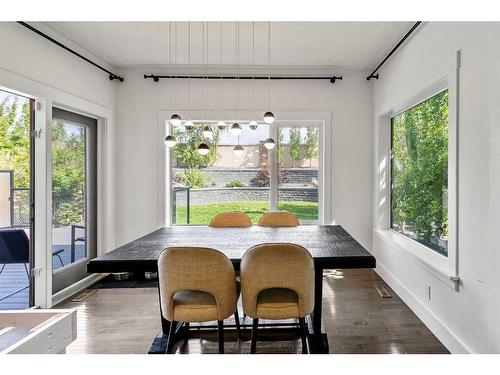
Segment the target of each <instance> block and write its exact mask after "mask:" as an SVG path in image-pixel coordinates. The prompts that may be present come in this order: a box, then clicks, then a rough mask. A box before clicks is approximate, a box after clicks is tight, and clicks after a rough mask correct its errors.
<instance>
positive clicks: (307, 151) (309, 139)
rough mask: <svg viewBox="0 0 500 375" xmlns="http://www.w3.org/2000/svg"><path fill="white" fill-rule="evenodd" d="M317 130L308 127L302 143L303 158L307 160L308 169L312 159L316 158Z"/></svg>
mask: <svg viewBox="0 0 500 375" xmlns="http://www.w3.org/2000/svg"><path fill="white" fill-rule="evenodd" d="M318 142H319V129H318V128H315V127H308V128H307V131H306V139H305V141H304V157H305V158H306V159H308V160H309V167H311V165H312V159H314V158H316V157H318V151H319V149H318Z"/></svg>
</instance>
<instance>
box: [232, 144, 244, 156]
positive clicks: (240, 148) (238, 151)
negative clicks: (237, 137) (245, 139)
mask: <svg viewBox="0 0 500 375" xmlns="http://www.w3.org/2000/svg"><path fill="white" fill-rule="evenodd" d="M233 152H234V154H235V155H236V156H241V155H243V153H244V152H245V149H244V148H243V146H242V145H236V146H234V147H233Z"/></svg>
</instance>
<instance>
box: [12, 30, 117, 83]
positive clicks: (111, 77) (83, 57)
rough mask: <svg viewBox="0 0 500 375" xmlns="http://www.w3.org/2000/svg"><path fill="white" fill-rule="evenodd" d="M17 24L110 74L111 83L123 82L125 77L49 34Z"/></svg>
mask: <svg viewBox="0 0 500 375" xmlns="http://www.w3.org/2000/svg"><path fill="white" fill-rule="evenodd" d="M17 23H18V24H20V25H22V26H24V27H26V28H27V29H29V30H31V31H33V32H34V33H36V34H38V35H40V36H42V37H44V38H45V39H47V40H48V41H50V42H52V43H54V44H55V45H57V46H59V47H61V48H63V49H65V50H66V51H68V52H70V53H72V54H73V55H75V56H78V57H79V58H81V59H82V60H84V61H86V62H88V63H89V64H92V65H94V66H95V67H96V68H98V69H101V70H102V71H103V72H106V73H108V74H109V79H110V80H111V81H113V80H115V79H117V80H118V81H120V82H123V77H120V76H119V75H118V74H115V73H113V72H110V71H109V70H107V69H106V68H104V67H102V66H101V65H99V64H97V63H95V62H93V61H92V60H90V59H88V58H86V57H85V56H83V55H80V54H79V53H78V52H76V51H74V50H72V49H71V48H69V47H67V46H65V45H64V44H62V43H61V42H58V41H57V40H55V39H54V38H52V37H50V36H48V35H47V34H45V33H43V32H41V31H40V30H38V29H35V28H34V27H33V26H31V25H28V24H27V23H26V22H23V21H18V22H17Z"/></svg>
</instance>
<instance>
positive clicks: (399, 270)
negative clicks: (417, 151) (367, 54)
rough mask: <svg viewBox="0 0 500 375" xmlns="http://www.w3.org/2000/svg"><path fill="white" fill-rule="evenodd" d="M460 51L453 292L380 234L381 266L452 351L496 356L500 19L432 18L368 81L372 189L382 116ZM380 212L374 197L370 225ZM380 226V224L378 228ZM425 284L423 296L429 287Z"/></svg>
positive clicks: (499, 346)
mask: <svg viewBox="0 0 500 375" xmlns="http://www.w3.org/2000/svg"><path fill="white" fill-rule="evenodd" d="M458 49H459V50H461V56H462V58H461V69H460V80H459V85H460V88H459V96H460V101H459V114H460V120H459V142H458V154H459V157H458V169H459V174H458V176H459V177H458V178H459V181H458V185H459V206H458V212H459V220H458V262H459V263H458V268H459V272H458V273H459V277H460V279H461V281H460V287H459V291H455V290H454V289H453V288H451V287H450V286H449V285H448V283H445V282H443V281H442V279H441V278H439V277H436V276H435V273H434V272H432V271H431V270H430V269H429V268H428V267H426V266H425V265H422V264H421V263H420V262H417V261H415V259H413V258H412V256H410V255H408V253H407V252H405V251H404V250H403V249H402V248H401V247H400V246H399V245H396V244H395V243H393V242H391V241H388V240H387V239H384V238H383V237H382V236H381V235H379V234H378V233H377V232H376V231H374V235H373V251H374V254H375V256H376V258H377V272H379V274H380V275H382V277H383V278H384V279H385V280H386V281H387V282H389V284H390V285H391V287H393V288H394V289H395V290H396V292H397V293H398V294H399V295H400V296H401V297H402V298H403V299H404V300H405V302H406V303H407V304H408V305H409V306H410V307H411V308H412V309H413V310H414V311H415V312H416V313H417V314H418V315H419V317H420V318H421V319H422V320H423V321H424V322H425V323H426V324H427V326H429V327H430V328H431V330H433V332H434V333H435V334H436V335H437V336H438V338H439V339H441V341H442V342H443V343H444V344H445V345H446V346H447V347H448V349H449V350H451V351H452V352H478V353H499V352H500V323H499V320H498V317H499V316H500V288H499V285H500V272H499V270H500V267H499V265H500V251H499V249H498V244H499V243H500V234H499V233H500V231H499V224H500V203H499V201H500V200H499V193H500V152H499V150H500V124H499V121H500V120H499V119H500V104H499V103H500V24H499V23H428V24H425V25H424V26H423V27H422V28H421V30H420V31H419V32H418V33H417V34H416V35H415V36H414V37H413V38H412V39H411V40H410V41H409V42H408V44H407V45H406V46H405V47H404V48H403V49H402V50H401V51H400V52H399V53H398V54H397V55H396V56H395V57H394V58H393V59H392V60H391V61H390V62H389V63H388V64H387V65H386V66H385V67H384V68H383V70H382V71H381V72H380V79H379V80H378V81H376V82H373V84H374V95H373V98H374V145H375V146H374V156H375V158H374V159H375V163H374V170H375V173H374V187H375V188H376V189H375V192H374V193H375V195H376V194H377V186H378V183H379V181H378V177H377V168H378V165H377V158H378V155H379V152H378V150H377V144H378V140H379V139H378V137H382V136H383V135H382V134H379V133H378V131H377V130H378V120H379V116H381V115H382V114H383V113H384V112H385V111H387V110H389V109H391V108H393V107H395V106H398V105H399V104H400V103H403V102H404V101H406V100H407V99H409V98H411V97H412V96H414V95H416V94H417V93H418V92H419V91H421V90H422V89H424V88H426V87H427V86H429V85H430V84H432V83H433V82H435V81H437V80H438V79H440V78H441V77H443V76H444V75H446V74H447V73H449V72H450V69H451V68H452V66H453V64H454V59H455V52H456V50H458ZM383 213H384V212H382V211H379V210H378V204H377V203H376V200H375V201H374V222H376V220H377V217H379V216H380V215H382V214H383ZM374 229H376V228H374ZM426 284H428V285H430V286H431V290H432V296H431V300H428V298H427V296H426V290H425V285H426Z"/></svg>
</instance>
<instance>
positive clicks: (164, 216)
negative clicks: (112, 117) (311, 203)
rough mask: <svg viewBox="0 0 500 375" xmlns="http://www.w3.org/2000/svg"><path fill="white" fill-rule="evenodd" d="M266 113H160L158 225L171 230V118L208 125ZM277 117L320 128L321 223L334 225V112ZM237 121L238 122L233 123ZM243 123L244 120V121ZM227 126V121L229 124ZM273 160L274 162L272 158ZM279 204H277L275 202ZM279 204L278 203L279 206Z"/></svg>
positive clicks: (285, 113)
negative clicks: (167, 139)
mask: <svg viewBox="0 0 500 375" xmlns="http://www.w3.org/2000/svg"><path fill="white" fill-rule="evenodd" d="M265 111H266V110H265V109H262V110H260V111H259V110H255V111H228V110H210V111H205V110H191V111H189V110H177V111H174V110H161V111H158V113H157V120H158V155H159V161H158V166H159V168H158V176H159V186H158V199H159V202H162V205H163V206H162V207H161V208H160V209H159V210H158V225H159V226H160V227H162V226H170V225H171V220H170V217H171V216H170V210H171V207H170V202H171V196H170V195H171V193H170V189H169V186H170V184H171V180H170V173H169V168H168V166H169V165H170V162H171V160H170V153H169V152H167V150H166V147H165V145H164V143H163V140H164V139H165V137H166V135H167V128H166V126H165V124H166V121H167V120H168V119H170V116H171V115H172V114H173V113H174V112H176V113H178V114H179V115H180V116H181V117H182V118H192V119H204V120H207V121H218V120H220V119H221V118H223V119H228V118H236V119H247V120H248V119H250V118H252V117H254V116H255V112H257V113H260V112H262V113H264V112H265ZM273 113H274V115H275V117H276V118H277V119H279V121H280V123H281V122H286V121H290V122H291V123H292V124H291V125H292V126H293V125H294V123H296V122H301V121H303V122H304V124H307V123H314V125H315V126H319V128H320V139H321V143H320V147H319V155H320V161H321V164H320V165H319V168H318V175H319V180H320V186H319V187H318V196H319V202H320V207H319V223H320V224H330V223H331V222H332V210H333V209H332V199H331V196H332V195H331V191H332V190H331V186H332V181H331V179H332V163H331V161H332V160H331V158H332V150H331V147H329V145H331V144H333V140H332V134H333V132H332V112H328V111H273ZM233 121H236V120H233ZM242 121H243V120H242ZM226 122H227V121H226ZM275 133H277V127H276V126H271V129H270V134H271V135H273V134H274V136H276V134H275ZM273 159H274V158H273ZM274 201H275V202H276V200H274ZM276 203H277V202H276Z"/></svg>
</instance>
